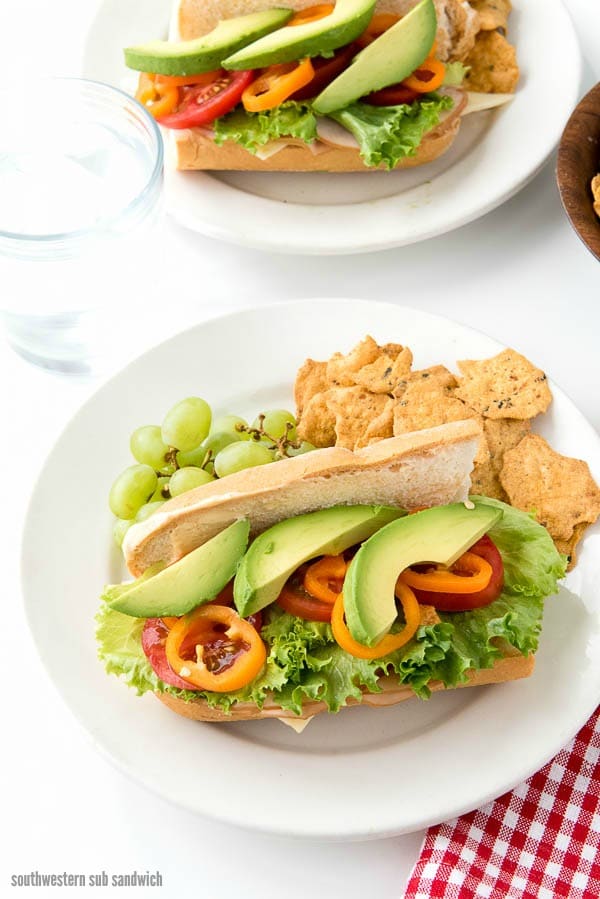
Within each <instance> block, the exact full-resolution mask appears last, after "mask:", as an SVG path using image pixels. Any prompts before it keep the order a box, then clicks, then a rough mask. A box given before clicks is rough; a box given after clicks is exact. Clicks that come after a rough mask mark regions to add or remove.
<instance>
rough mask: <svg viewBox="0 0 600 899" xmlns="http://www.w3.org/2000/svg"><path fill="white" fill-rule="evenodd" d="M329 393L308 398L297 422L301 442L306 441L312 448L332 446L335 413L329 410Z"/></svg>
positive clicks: (324, 392) (333, 441)
mask: <svg viewBox="0 0 600 899" xmlns="http://www.w3.org/2000/svg"><path fill="white" fill-rule="evenodd" d="M328 393H329V391H327V390H325V391H322V392H321V393H315V395H314V396H313V397H311V398H310V400H309V401H308V403H307V404H306V406H305V408H304V409H303V411H302V417H301V418H300V419H299V420H298V425H297V431H298V436H299V437H300V439H301V440H308V442H309V443H312V444H313V446H317V447H322V446H334V444H335V413H334V412H332V410H331V409H330V408H329V404H328V399H327V395H328Z"/></svg>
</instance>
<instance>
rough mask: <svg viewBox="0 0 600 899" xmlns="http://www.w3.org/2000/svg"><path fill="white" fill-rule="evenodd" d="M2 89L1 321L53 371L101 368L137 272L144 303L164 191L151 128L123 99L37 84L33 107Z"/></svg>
mask: <svg viewBox="0 0 600 899" xmlns="http://www.w3.org/2000/svg"><path fill="white" fill-rule="evenodd" d="M24 95H25V94H24V93H23V92H22V91H15V90H14V88H9V89H6V90H0V108H1V109H2V126H1V128H0V315H1V317H2V320H3V324H4V327H5V331H6V335H7V337H8V340H9V342H10V343H11V345H12V346H13V347H14V349H16V350H17V351H18V352H19V353H20V354H21V355H22V356H24V357H25V358H26V359H28V360H29V361H31V362H34V363H36V364H38V365H42V366H44V367H46V368H50V369H54V370H58V371H63V372H78V373H87V372H93V371H95V370H97V369H98V368H103V367H105V366H106V365H107V364H108V363H109V362H110V357H111V354H112V353H113V352H114V349H115V334H116V333H118V321H115V319H116V318H117V317H118V316H119V314H120V312H122V311H123V308H124V306H126V305H127V302H128V300H129V299H130V298H131V290H132V287H131V277H129V284H128V286H127V284H126V282H127V280H128V279H127V278H126V277H125V274H124V273H126V272H129V274H131V271H132V270H134V271H135V273H136V278H137V285H138V287H139V289H140V292H143V281H144V277H145V272H149V270H150V267H151V263H152V257H153V253H152V250H151V247H150V229H151V228H152V226H153V224H154V222H155V220H156V218H157V215H158V212H159V209H160V197H161V191H162V168H163V146H162V139H161V136H160V131H159V129H158V127H157V126H156V123H155V122H154V120H153V118H152V117H151V116H150V115H149V114H148V112H147V111H146V110H145V109H143V108H142V106H140V104H139V103H137V102H136V101H135V100H134V99H133V98H131V97H129V96H128V95H127V94H125V93H123V92H122V91H120V90H117V89H116V88H113V87H110V86H109V85H106V84H101V83H98V82H94V81H86V80H83V79H77V78H47V79H37V80H36V84H35V91H34V92H32V93H29V94H26V96H30V97H31V96H35V97H37V98H38V99H37V102H36V103H35V104H31V103H23V99H22V98H23V96H24Z"/></svg>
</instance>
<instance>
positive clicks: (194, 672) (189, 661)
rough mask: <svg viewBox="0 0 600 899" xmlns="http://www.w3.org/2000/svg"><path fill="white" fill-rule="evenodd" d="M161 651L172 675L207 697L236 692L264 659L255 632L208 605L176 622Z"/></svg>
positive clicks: (231, 611)
mask: <svg viewBox="0 0 600 899" xmlns="http://www.w3.org/2000/svg"><path fill="white" fill-rule="evenodd" d="M165 649H166V653H167V660H168V662H169V665H170V666H171V668H172V669H173V671H174V672H175V673H176V674H178V675H179V677H181V678H182V679H183V680H185V681H188V683H190V684H192V685H193V686H194V687H198V688H200V689H201V690H208V691H210V692H211V693H231V692H233V691H234V690H240V689H241V688H242V687H245V686H246V684H249V683H250V681H252V680H254V678H255V677H256V676H257V675H258V674H260V672H261V671H262V668H263V666H264V664H265V662H266V659H267V650H266V648H265V644H264V643H263V641H262V640H261V638H260V635H259V633H258V631H257V630H256V629H255V628H254V627H252V625H251V624H249V622H247V621H245V620H244V619H243V618H240V616H239V615H238V614H237V612H236V611H235V610H234V609H230V608H229V606H219V605H214V604H211V603H209V604H208V605H204V606H199V608H197V609H195V610H194V611H193V612H190V614H189V615H184V616H183V618H179V619H178V620H177V622H176V624H174V625H173V627H172V628H171V629H170V631H169V633H168V636H167V639H166V642H165Z"/></svg>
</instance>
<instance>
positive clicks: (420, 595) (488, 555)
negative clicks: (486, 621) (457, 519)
mask: <svg viewBox="0 0 600 899" xmlns="http://www.w3.org/2000/svg"><path fill="white" fill-rule="evenodd" d="M469 552H471V553H474V554H475V555H476V556H481V558H482V559H485V560H486V562H489V564H490V565H491V566H492V576H491V578H490V582H489V584H488V585H487V587H484V589H483V590H479V591H477V593H433V592H432V591H430V590H414V594H415V596H416V597H417V599H418V600H419V602H420V603H421V604H422V605H429V606H435V608H436V609H438V610H439V611H441V612H468V611H469V610H470V609H479V608H481V607H482V606H488V605H489V604H490V603H491V602H493V601H494V600H495V599H498V597H499V596H500V594H501V593H502V588H503V586H504V564H503V562H502V556H501V555H500V553H499V552H498V549H497V547H496V545H495V543H494V542H493V541H492V540H491V539H490V538H489V537H488V536H487V534H486V535H485V536H484V537H481V539H480V540H478V541H477V543H475V544H474V545H473V546H472V547H471V548H470V549H469Z"/></svg>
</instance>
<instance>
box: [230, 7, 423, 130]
mask: <svg viewBox="0 0 600 899" xmlns="http://www.w3.org/2000/svg"><path fill="white" fill-rule="evenodd" d="M436 29H437V18H436V14H435V6H434V5H433V0H421V2H420V3H418V4H417V5H416V6H415V7H413V9H411V11H410V12H409V13H407V14H406V15H405V16H404V17H403V18H402V19H400V21H399V22H397V23H396V24H395V25H393V26H392V27H391V28H388V30H387V31H384V33H383V34H382V35H381V36H380V37H378V38H377V40H374V41H373V42H372V43H371V44H368V46H366V47H365V48H364V50H361V51H360V53H359V54H358V55H357V56H355V58H354V59H353V61H352V63H351V64H350V65H349V66H348V68H347V69H345V70H344V71H343V72H342V73H341V75H338V77H337V78H334V80H333V81H332V82H331V84H328V85H327V87H326V88H325V90H323V91H321V93H320V94H319V95H318V97H316V98H315V100H313V104H312V106H313V109H314V111H315V112H316V113H318V114H319V115H327V113H328V112H334V111H335V110H337V109H343V108H344V107H345V106H348V105H349V104H350V103H352V101H353V100H357V99H358V98H359V97H364V96H365V95H366V94H370V93H371V92H372V91H377V90H380V88H382V87H388V86H389V85H390V84H397V83H398V82H399V81H403V80H404V78H408V76H409V75H410V74H411V73H412V72H414V70H415V69H416V68H418V66H419V65H420V64H421V63H422V62H423V60H425V59H426V58H427V56H428V54H429V51H430V50H431V48H432V46H433V42H434V40H435V34H436ZM290 30H291V29H290ZM253 46H256V45H255V44H251V45H250V47H248V48H247V49H248V50H251V49H252V47H253ZM242 52H245V51H242Z"/></svg>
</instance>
